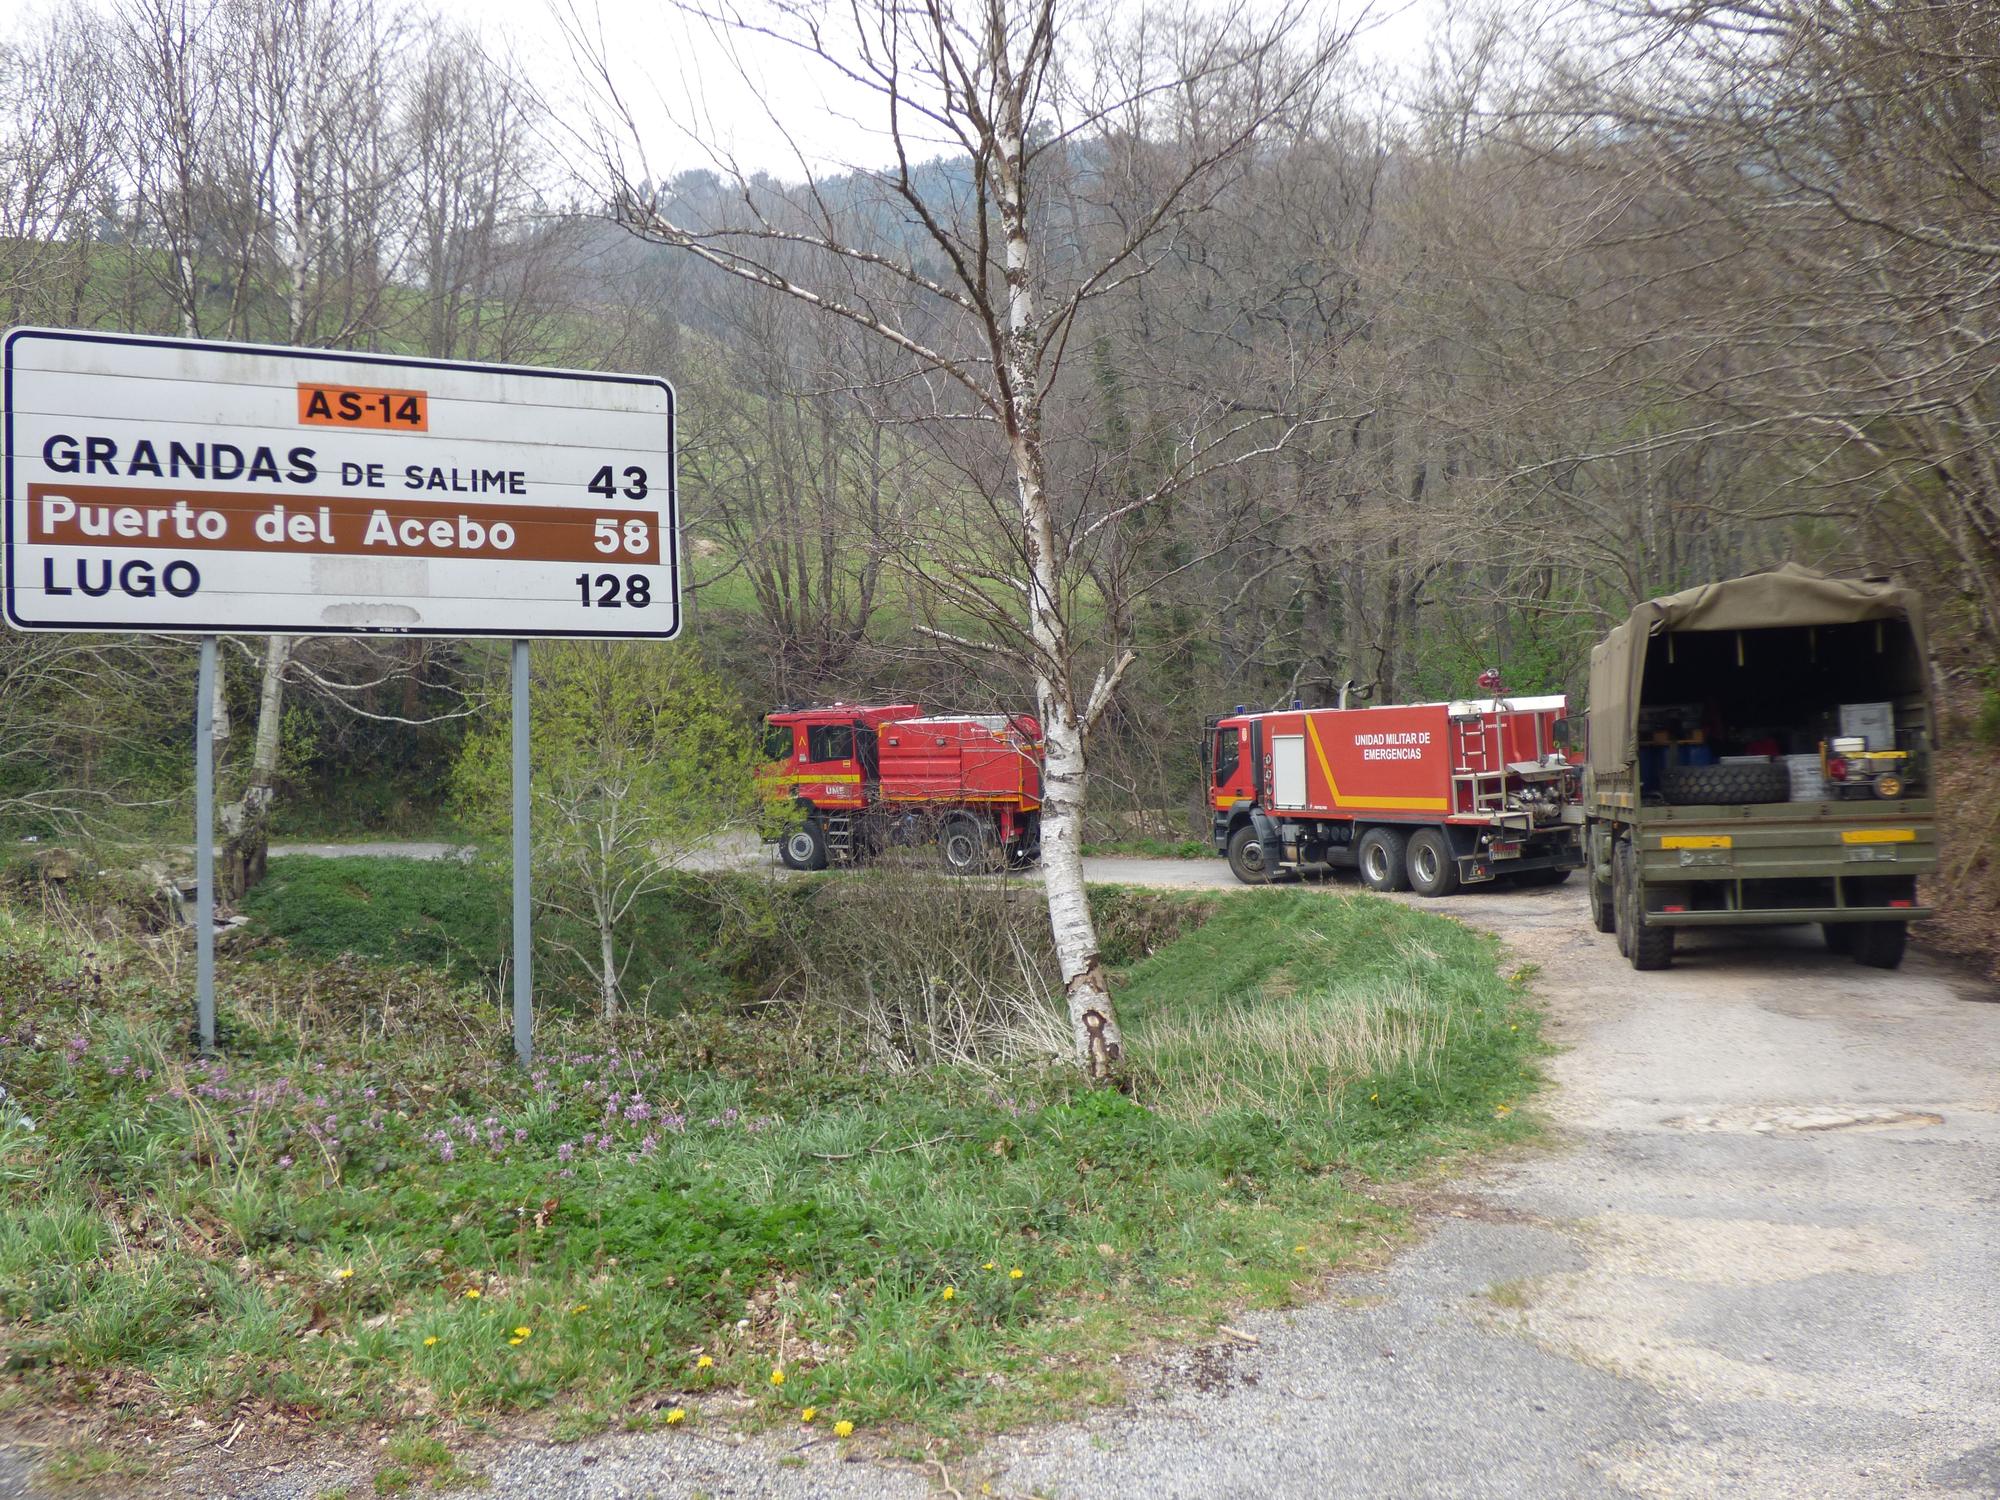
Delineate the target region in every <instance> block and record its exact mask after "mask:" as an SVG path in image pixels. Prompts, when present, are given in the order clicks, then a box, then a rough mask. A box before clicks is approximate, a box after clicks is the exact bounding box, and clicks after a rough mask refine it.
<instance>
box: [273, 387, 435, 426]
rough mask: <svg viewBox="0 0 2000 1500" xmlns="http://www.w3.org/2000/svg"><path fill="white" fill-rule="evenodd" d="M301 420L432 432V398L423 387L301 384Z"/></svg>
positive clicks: (309, 424)
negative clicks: (391, 388) (393, 388)
mask: <svg viewBox="0 0 2000 1500" xmlns="http://www.w3.org/2000/svg"><path fill="white" fill-rule="evenodd" d="M299 420H300V421H301V422H303V423H305V424H306V425H307V426H309V427H373V428H376V429H377V430H380V431H387V432H429V431H430V429H431V409H430V402H429V400H428V399H426V397H425V395H424V393H423V392H422V391H383V390H374V389H370V388H368V387H366V386H353V385H307V384H305V383H304V382H301V383H300V385H299Z"/></svg>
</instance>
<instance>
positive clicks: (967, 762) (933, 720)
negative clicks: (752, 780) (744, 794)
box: [758, 703, 1042, 874]
mask: <svg viewBox="0 0 2000 1500" xmlns="http://www.w3.org/2000/svg"><path fill="white" fill-rule="evenodd" d="M765 725H766V731H765V732H766V740H765V747H764V751H765V755H766V757H767V758H768V760H769V762H770V763H769V764H768V765H766V766H764V767H763V769H762V770H760V771H759V772H758V784H759V786H760V788H761V789H762V791H763V794H764V797H765V799H766V801H767V802H774V803H781V804H782V803H789V804H790V808H789V819H788V821H787V824H786V826H785V828H784V829H783V831H782V832H781V833H780V834H779V835H778V856H779V858H780V859H782V860H783V861H784V862H785V864H786V865H787V866H789V867H790V868H792V869H794V870H823V869H825V868H826V867H827V866H828V865H830V864H834V865H851V864H860V863H861V862H863V861H864V860H866V859H868V858H870V857H871V856H874V855H877V854H880V853H881V852H882V851H883V850H885V849H888V848H892V847H895V846H898V845H912V846H914V845H926V844H935V845H936V846H937V848H938V852H939V854H940V856H941V857H942V859H943V861H944V866H945V868H946V869H947V870H950V871H952V872H953V873H954V874H971V873H973V872H974V871H977V870H983V869H989V868H993V867H995V866H998V865H1002V864H1005V865H1008V866H1020V865H1025V864H1028V863H1030V862H1032V861H1033V860H1034V859H1036V858H1037V857H1039V856H1040V854H1041V846H1042V839H1041V832H1042V827H1041V824H1042V820H1041V806H1042V732H1041V725H1040V724H1038V723H1037V722H1036V721H1035V720H1034V719H1033V718H1032V717H1030V716H1029V715H1027V714H926V713H925V712H924V710H923V708H922V707H921V706H919V705H917V704H915V703H892V704H872V705H870V704H855V703H834V704H828V705H826V706H824V707H819V708H794V709H781V710H780V711H778V712H776V713H773V714H771V715H769V716H768V717H767V718H766V719H765Z"/></svg>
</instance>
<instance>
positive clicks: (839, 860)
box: [826, 813, 854, 865]
mask: <svg viewBox="0 0 2000 1500" xmlns="http://www.w3.org/2000/svg"><path fill="white" fill-rule="evenodd" d="M826 862H827V863H828V864H830V865H851V864H853V863H854V819H852V818H850V817H849V816H848V815H847V814H846V813H832V814H829V815H828V817H827V820H826Z"/></svg>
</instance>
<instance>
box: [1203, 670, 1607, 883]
mask: <svg viewBox="0 0 2000 1500" xmlns="http://www.w3.org/2000/svg"><path fill="white" fill-rule="evenodd" d="M1567 713H1568V700H1566V699H1565V698H1563V697H1561V696H1560V695H1556V696H1547V697H1533V698H1479V699H1472V700H1469V701H1461V702H1456V703H1412V704H1400V705H1393V706H1392V705H1383V706H1380V707H1373V708H1299V707H1295V708H1292V709H1290V710H1280V711H1278V712H1275V713H1255V714H1252V713H1244V712H1242V711H1241V710H1240V709H1239V710H1238V711H1237V712H1236V713H1234V714H1231V715H1228V716H1226V717H1224V718H1221V719H1218V720H1217V721H1216V722H1215V725H1214V728H1213V730H1212V732H1211V733H1210V735H1209V736H1208V739H1207V741H1206V751H1205V758H1206V759H1207V761H1208V783H1209V796H1210V802H1211V805H1212V806H1213V808H1214V810H1215V828H1214V833H1215V849H1216V852H1217V853H1218V854H1221V855H1224V856H1225V857H1227V859H1228V860H1229V867H1230V869H1231V870H1232V871H1233V872H1234V873H1235V875H1236V878H1237V879H1238V880H1241V881H1244V882H1245V883H1248V884H1256V883H1259V882H1262V881H1267V880H1270V879H1272V878H1273V877H1274V876H1276V875H1278V874H1279V873H1280V872H1283V871H1288V870H1293V871H1295V870H1302V869H1304V868H1306V867H1308V866H1315V865H1328V866H1344V865H1356V866H1359V868H1360V871H1361V879H1362V881H1363V882H1364V883H1365V884H1366V885H1368V886H1369V887H1370V888H1371V889H1373V890H1378V891H1400V890H1405V889H1409V888H1411V887H1414V888H1415V889H1416V890H1417V891H1419V892H1421V893H1422V894H1424V895H1426V896H1447V895H1450V894H1451V893H1452V892H1453V891H1455V890H1457V889H1458V887H1459V886H1460V885H1461V884H1469V883H1472V882H1475V881H1485V880H1493V879H1496V878H1498V877H1499V876H1502V875H1521V876H1525V877H1527V878H1529V879H1531V880H1534V881H1537V882H1546V883H1548V884H1551V885H1553V884H1555V883H1557V882H1559V881H1562V880H1565V879H1567V878H1568V877H1569V872H1570V871H1571V870H1573V869H1576V868H1577V867H1578V866H1580V865H1581V864H1582V863H1583V845H1582V841H1581V837H1580V828H1581V824H1582V811H1581V808H1580V806H1579V805H1578V801H1577V799H1578V795H1579V791H1580V775H1579V772H1578V770H1577V767H1576V765H1575V764H1574V762H1573V761H1572V759H1571V757H1570V755H1569V753H1568V749H1567V744H1568V733H1567V727H1566V726H1565V725H1564V719H1565V717H1566V715H1567Z"/></svg>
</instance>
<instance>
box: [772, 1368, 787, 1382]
mask: <svg viewBox="0 0 2000 1500" xmlns="http://www.w3.org/2000/svg"><path fill="white" fill-rule="evenodd" d="M784 1383H785V1372H784V1371H783V1370H773V1371H772V1372H771V1384H772V1385H783V1384H784Z"/></svg>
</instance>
